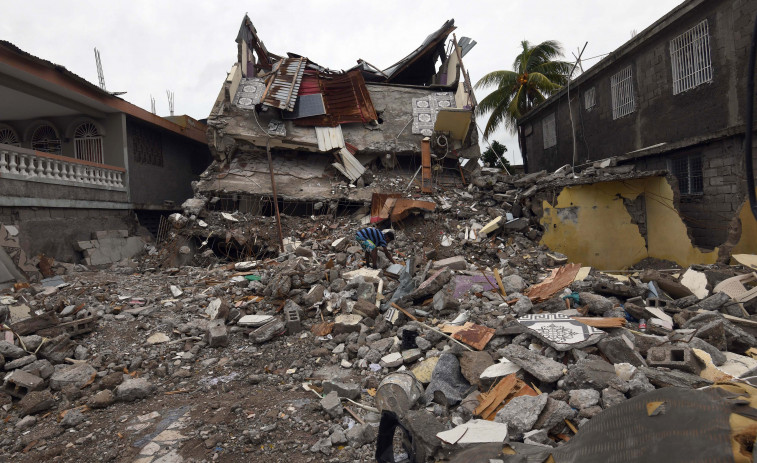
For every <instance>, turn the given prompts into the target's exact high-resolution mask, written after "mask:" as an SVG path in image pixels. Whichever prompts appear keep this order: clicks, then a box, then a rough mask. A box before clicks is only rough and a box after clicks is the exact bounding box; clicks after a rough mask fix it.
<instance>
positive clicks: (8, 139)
mask: <svg viewBox="0 0 757 463" xmlns="http://www.w3.org/2000/svg"><path fill="white" fill-rule="evenodd" d="M0 144H2V145H12V146H21V142H20V141H19V140H18V135H16V132H15V131H14V130H13V129H11V128H10V127H0Z"/></svg>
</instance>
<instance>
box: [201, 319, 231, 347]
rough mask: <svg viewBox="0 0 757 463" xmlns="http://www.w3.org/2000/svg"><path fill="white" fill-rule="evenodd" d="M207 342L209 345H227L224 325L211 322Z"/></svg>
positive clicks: (227, 338) (226, 333)
mask: <svg viewBox="0 0 757 463" xmlns="http://www.w3.org/2000/svg"><path fill="white" fill-rule="evenodd" d="M206 337H207V342H208V346H209V347H226V346H228V345H229V334H228V332H227V331H226V325H224V324H222V323H218V324H213V325H211V326H210V328H208V333H207V336H206Z"/></svg>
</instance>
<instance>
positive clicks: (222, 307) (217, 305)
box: [205, 298, 229, 320]
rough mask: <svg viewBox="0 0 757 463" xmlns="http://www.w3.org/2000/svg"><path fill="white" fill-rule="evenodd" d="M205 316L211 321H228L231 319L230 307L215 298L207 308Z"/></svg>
mask: <svg viewBox="0 0 757 463" xmlns="http://www.w3.org/2000/svg"><path fill="white" fill-rule="evenodd" d="M205 314H206V315H207V316H208V317H210V319H211V320H226V319H227V318H228V317H229V305H228V304H227V303H226V301H224V300H223V299H221V298H215V299H213V300H212V301H210V303H209V304H208V306H207V307H206V308H205Z"/></svg>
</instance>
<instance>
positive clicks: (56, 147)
mask: <svg viewBox="0 0 757 463" xmlns="http://www.w3.org/2000/svg"><path fill="white" fill-rule="evenodd" d="M32 149H33V150H36V151H42V152H43V153H50V154H57V155H60V154H62V150H61V145H60V138H58V133H57V132H56V131H55V129H54V128H52V127H50V126H49V125H40V126H39V127H37V128H36V129H35V130H34V133H33V134H32Z"/></svg>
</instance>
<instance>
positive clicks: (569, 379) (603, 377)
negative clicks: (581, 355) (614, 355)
mask: <svg viewBox="0 0 757 463" xmlns="http://www.w3.org/2000/svg"><path fill="white" fill-rule="evenodd" d="M608 386H612V387H614V388H616V389H618V390H619V391H626V390H628V385H627V384H626V383H625V381H622V380H621V379H620V378H618V376H617V375H616V374H615V368H614V367H613V366H612V365H611V364H609V363H607V362H605V361H604V360H594V359H589V358H587V359H581V360H579V361H578V362H576V363H575V365H573V366H572V367H570V368H568V374H566V375H565V387H567V388H568V389H587V388H592V389H596V390H599V391H601V390H602V389H604V388H606V387H608Z"/></svg>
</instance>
